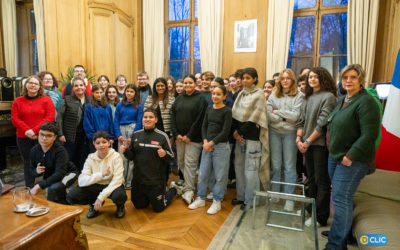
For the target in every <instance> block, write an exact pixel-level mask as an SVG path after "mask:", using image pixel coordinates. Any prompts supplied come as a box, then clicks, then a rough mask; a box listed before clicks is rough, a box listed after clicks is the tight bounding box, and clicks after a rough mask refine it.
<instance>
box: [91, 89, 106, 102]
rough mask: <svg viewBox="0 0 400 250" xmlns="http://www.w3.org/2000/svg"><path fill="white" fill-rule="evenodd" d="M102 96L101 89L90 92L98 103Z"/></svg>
mask: <svg viewBox="0 0 400 250" xmlns="http://www.w3.org/2000/svg"><path fill="white" fill-rule="evenodd" d="M103 94H104V92H103V90H102V89H98V90H96V91H94V92H92V96H93V98H94V99H95V100H96V101H98V102H99V101H101V98H102V97H103Z"/></svg>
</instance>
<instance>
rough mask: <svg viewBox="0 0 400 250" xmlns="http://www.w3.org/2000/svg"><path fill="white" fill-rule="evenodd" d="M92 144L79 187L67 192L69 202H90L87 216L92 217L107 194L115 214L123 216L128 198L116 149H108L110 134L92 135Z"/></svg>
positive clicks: (97, 133) (80, 176)
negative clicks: (114, 206)
mask: <svg viewBox="0 0 400 250" xmlns="http://www.w3.org/2000/svg"><path fill="white" fill-rule="evenodd" d="M93 145H94V147H95V148H96V152H94V153H92V154H90V155H89V156H88V158H87V159H86V161H85V165H84V166H83V170H82V173H81V174H80V175H79V178H78V185H79V186H78V187H76V188H73V189H72V190H71V191H70V192H69V193H68V195H67V201H68V202H69V203H70V204H81V205H86V204H89V205H90V208H89V212H88V214H87V216H86V217H87V218H89V219H90V218H94V217H96V216H97V215H98V213H99V210H100V209H101V208H102V207H103V203H104V200H105V199H106V198H107V197H108V198H110V199H111V200H112V201H113V202H114V204H115V205H116V206H117V211H116V213H115V216H116V217H117V218H122V217H124V216H125V202H126V200H127V196H126V192H125V189H124V186H123V183H124V176H123V172H124V167H123V165H122V158H121V156H120V154H118V152H116V151H115V150H114V149H112V148H110V146H111V143H110V135H109V134H108V133H107V132H105V131H98V132H96V133H94V135H93Z"/></svg>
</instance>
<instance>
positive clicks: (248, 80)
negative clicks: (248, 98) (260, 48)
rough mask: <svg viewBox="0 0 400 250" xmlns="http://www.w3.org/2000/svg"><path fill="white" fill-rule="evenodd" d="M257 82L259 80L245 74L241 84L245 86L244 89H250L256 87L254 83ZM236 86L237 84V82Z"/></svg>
mask: <svg viewBox="0 0 400 250" xmlns="http://www.w3.org/2000/svg"><path fill="white" fill-rule="evenodd" d="M256 81H257V78H253V77H252V76H251V75H249V74H247V73H244V74H243V79H242V81H241V83H242V84H243V87H245V88H250V87H251V86H253V85H254V83H255V82H256ZM236 84H237V82H236Z"/></svg>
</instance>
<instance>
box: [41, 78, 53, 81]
mask: <svg viewBox="0 0 400 250" xmlns="http://www.w3.org/2000/svg"><path fill="white" fill-rule="evenodd" d="M43 81H47V82H52V81H53V78H43Z"/></svg>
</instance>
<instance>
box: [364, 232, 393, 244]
mask: <svg viewBox="0 0 400 250" xmlns="http://www.w3.org/2000/svg"><path fill="white" fill-rule="evenodd" d="M358 241H359V242H360V244H361V245H363V246H385V245H386V244H387V242H388V238H387V236H386V235H384V234H363V235H361V236H360V238H359V239H358Z"/></svg>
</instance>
